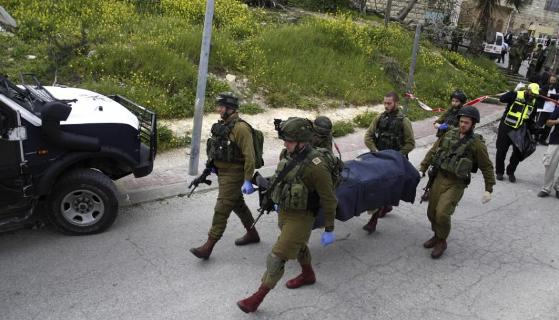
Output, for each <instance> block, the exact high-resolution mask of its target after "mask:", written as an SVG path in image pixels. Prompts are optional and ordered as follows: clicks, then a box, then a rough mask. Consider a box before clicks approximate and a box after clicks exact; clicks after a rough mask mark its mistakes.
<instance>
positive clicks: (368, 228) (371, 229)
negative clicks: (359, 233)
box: [363, 210, 379, 234]
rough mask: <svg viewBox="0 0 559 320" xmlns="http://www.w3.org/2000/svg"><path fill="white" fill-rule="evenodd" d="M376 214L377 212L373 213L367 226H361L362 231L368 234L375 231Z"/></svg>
mask: <svg viewBox="0 0 559 320" xmlns="http://www.w3.org/2000/svg"><path fill="white" fill-rule="evenodd" d="M378 212H379V211H378V210H377V211H375V213H373V215H371V219H369V222H367V224H366V225H364V226H363V230H365V231H367V232H369V234H371V233H373V232H375V230H377V222H378Z"/></svg>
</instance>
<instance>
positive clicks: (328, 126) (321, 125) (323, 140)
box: [312, 116, 333, 151]
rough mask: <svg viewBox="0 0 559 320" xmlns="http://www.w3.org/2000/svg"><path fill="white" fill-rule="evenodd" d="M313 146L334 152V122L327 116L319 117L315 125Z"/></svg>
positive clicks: (315, 120)
mask: <svg viewBox="0 0 559 320" xmlns="http://www.w3.org/2000/svg"><path fill="white" fill-rule="evenodd" d="M313 130H314V135H313V139H312V146H313V147H315V148H324V149H328V150H330V151H332V140H333V139H332V121H331V120H330V119H329V118H328V117H326V116H318V117H316V119H314V123H313Z"/></svg>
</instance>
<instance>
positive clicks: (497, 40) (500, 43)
mask: <svg viewBox="0 0 559 320" xmlns="http://www.w3.org/2000/svg"><path fill="white" fill-rule="evenodd" d="M495 44H496V45H498V46H502V45H503V37H501V36H497V39H496V40H495Z"/></svg>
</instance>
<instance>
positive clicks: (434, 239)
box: [423, 236, 437, 249]
mask: <svg viewBox="0 0 559 320" xmlns="http://www.w3.org/2000/svg"><path fill="white" fill-rule="evenodd" d="M435 243H437V236H433V237H432V238H431V239H429V240H427V241H425V242H424V243H423V248H426V249H431V248H433V247H434V246H435Z"/></svg>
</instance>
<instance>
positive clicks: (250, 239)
mask: <svg viewBox="0 0 559 320" xmlns="http://www.w3.org/2000/svg"><path fill="white" fill-rule="evenodd" d="M249 228H250V226H249V227H248V228H247V233H245V235H244V236H242V237H240V238H239V239H237V240H235V244H236V245H238V246H244V245H247V244H250V243H258V242H260V236H259V235H258V232H257V231H256V228H252V229H249Z"/></svg>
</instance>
